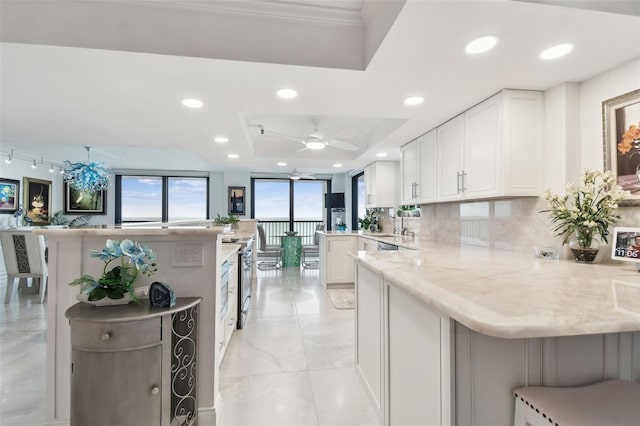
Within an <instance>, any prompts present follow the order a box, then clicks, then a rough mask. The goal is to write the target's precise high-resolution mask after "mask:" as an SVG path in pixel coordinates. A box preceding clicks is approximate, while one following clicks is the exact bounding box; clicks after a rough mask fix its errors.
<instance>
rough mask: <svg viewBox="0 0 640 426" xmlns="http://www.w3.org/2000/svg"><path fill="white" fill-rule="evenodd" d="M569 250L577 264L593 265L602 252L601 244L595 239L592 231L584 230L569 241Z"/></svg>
mask: <svg viewBox="0 0 640 426" xmlns="http://www.w3.org/2000/svg"><path fill="white" fill-rule="evenodd" d="M569 248H570V249H571V253H572V254H573V257H574V258H575V260H576V262H578V263H593V261H594V260H595V258H596V256H597V255H598V250H600V243H599V242H598V240H597V239H596V238H594V235H593V230H592V229H583V230H578V231H576V233H575V235H574V236H573V238H571V240H570V241H569Z"/></svg>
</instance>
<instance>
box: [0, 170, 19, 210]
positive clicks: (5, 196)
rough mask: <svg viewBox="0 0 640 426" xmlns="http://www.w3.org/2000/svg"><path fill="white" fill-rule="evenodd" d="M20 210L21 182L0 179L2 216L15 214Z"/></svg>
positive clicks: (0, 208)
mask: <svg viewBox="0 0 640 426" xmlns="http://www.w3.org/2000/svg"><path fill="white" fill-rule="evenodd" d="M18 208H20V181H19V180H13V179H5V178H0V214H14V213H15V212H16V211H17V210H18Z"/></svg>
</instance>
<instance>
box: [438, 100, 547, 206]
mask: <svg viewBox="0 0 640 426" xmlns="http://www.w3.org/2000/svg"><path fill="white" fill-rule="evenodd" d="M543 107H544V105H543V94H542V93H541V92H534V91H524V90H503V91H502V92H500V93H498V94H497V95H494V96H492V97H491V98H489V99H487V100H486V101H484V102H482V103H480V104H478V105H476V106H474V107H473V108H471V109H469V110H467V111H466V112H464V114H461V115H459V116H457V117H455V118H453V119H452V120H450V121H448V122H446V123H444V124H443V125H442V126H440V127H438V129H437V134H438V136H437V166H438V170H437V201H454V200H461V199H487V198H497V197H508V196H511V197H513V196H538V195H540V194H542V192H543V184H544V183H543V164H542V160H543V157H542V154H543V152H542V130H543Z"/></svg>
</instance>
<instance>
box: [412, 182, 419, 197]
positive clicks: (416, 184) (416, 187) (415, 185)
mask: <svg viewBox="0 0 640 426" xmlns="http://www.w3.org/2000/svg"><path fill="white" fill-rule="evenodd" d="M413 185H414V191H415V194H414V195H413V198H418V182H416V183H414V184H413Z"/></svg>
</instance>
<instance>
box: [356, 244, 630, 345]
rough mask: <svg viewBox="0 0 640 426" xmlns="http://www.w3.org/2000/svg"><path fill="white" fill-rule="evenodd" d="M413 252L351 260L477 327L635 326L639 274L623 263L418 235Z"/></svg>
mask: <svg viewBox="0 0 640 426" xmlns="http://www.w3.org/2000/svg"><path fill="white" fill-rule="evenodd" d="M418 244H419V245H420V250H415V251H391V252H389V251H386V252H380V251H377V252H363V251H361V252H358V253H357V254H355V253H354V254H353V256H354V257H355V258H356V261H357V262H359V263H361V264H363V265H364V266H366V267H367V268H368V269H371V270H373V271H376V272H377V273H380V274H381V275H382V276H383V277H384V279H385V280H387V281H388V282H389V283H391V284H392V285H395V286H397V287H399V288H402V289H404V290H405V291H407V292H408V293H410V294H412V295H413V296H415V297H417V298H418V299H420V300H422V301H424V302H425V303H427V304H428V305H430V306H431V307H432V308H433V309H435V310H436V311H438V312H440V313H441V314H444V315H447V316H449V317H451V318H453V319H454V320H456V321H458V322H460V323H462V324H464V325H465V326H466V327H468V328H470V329H472V330H475V331H477V332H479V333H482V334H486V335H490V336H495V337H501V338H534V337H550V336H571V335H582V334H597V333H613V332H626V331H640V273H638V272H637V271H636V269H635V267H634V265H632V264H629V263H626V262H616V263H612V264H578V263H576V262H573V261H571V260H551V259H539V258H536V257H534V256H533V255H527V254H523V253H516V252H509V251H500V250H491V249H487V248H480V247H471V246H454V245H447V244H442V243H434V242H427V241H420V240H418Z"/></svg>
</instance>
